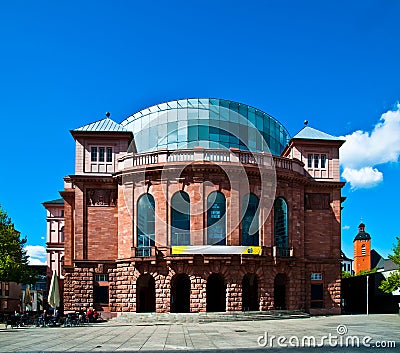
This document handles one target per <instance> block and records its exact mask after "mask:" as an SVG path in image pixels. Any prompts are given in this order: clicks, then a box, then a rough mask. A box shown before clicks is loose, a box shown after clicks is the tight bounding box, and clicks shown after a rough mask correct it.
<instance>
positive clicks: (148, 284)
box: [136, 274, 156, 313]
mask: <svg viewBox="0 0 400 353" xmlns="http://www.w3.org/2000/svg"><path fill="white" fill-rule="evenodd" d="M155 287H156V286H155V281H154V277H153V276H151V275H150V274H145V275H141V276H140V277H139V278H138V279H137V280H136V312H137V313H149V312H155V311H156V288H155Z"/></svg>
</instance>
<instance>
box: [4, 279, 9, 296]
mask: <svg viewBox="0 0 400 353" xmlns="http://www.w3.org/2000/svg"><path fill="white" fill-rule="evenodd" d="M4 295H5V296H6V297H8V296H9V295H10V288H9V283H8V282H6V283H5V286H4Z"/></svg>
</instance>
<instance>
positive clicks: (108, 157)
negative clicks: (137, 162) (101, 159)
mask: <svg viewBox="0 0 400 353" xmlns="http://www.w3.org/2000/svg"><path fill="white" fill-rule="evenodd" d="M106 161H107V162H108V163H110V162H112V148H111V147H107V157H106Z"/></svg>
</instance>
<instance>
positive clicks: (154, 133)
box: [121, 98, 290, 155]
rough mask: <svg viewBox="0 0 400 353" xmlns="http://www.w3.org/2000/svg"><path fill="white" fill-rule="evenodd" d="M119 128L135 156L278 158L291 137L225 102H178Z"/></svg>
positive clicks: (260, 115)
mask: <svg viewBox="0 0 400 353" xmlns="http://www.w3.org/2000/svg"><path fill="white" fill-rule="evenodd" d="M121 125H122V126H123V127H125V129H127V130H129V131H132V133H133V135H134V138H135V143H136V150H137V152H138V153H143V152H149V151H154V150H158V149H169V150H176V149H184V148H193V147H195V146H202V147H204V148H232V147H233V148H239V149H241V150H250V151H254V152H263V151H271V153H272V154H274V155H280V154H281V152H282V151H283V149H284V147H285V146H286V145H287V143H288V141H289V139H290V136H289V133H288V131H287V130H286V129H285V127H284V126H283V125H282V124H281V123H279V122H278V121H277V120H276V119H274V118H273V117H272V116H270V115H268V114H267V113H264V112H262V111H261V110H258V109H256V108H253V107H250V106H248V105H246V104H242V103H237V102H233V101H229V100H224V99H209V98H200V99H198V98H194V99H181V100H176V101H171V102H166V103H161V104H157V105H154V106H152V107H149V108H146V109H143V110H141V111H139V112H137V113H135V114H133V115H131V116H130V117H128V118H127V119H125V120H124V121H122V122H121Z"/></svg>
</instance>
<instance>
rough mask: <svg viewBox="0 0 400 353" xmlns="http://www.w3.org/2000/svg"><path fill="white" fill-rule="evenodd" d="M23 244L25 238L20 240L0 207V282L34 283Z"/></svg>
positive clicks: (34, 276)
mask: <svg viewBox="0 0 400 353" xmlns="http://www.w3.org/2000/svg"><path fill="white" fill-rule="evenodd" d="M25 244H26V238H25V237H24V238H21V234H20V233H19V232H18V231H16V230H15V229H14V225H13V223H12V222H11V219H10V217H8V215H7V213H6V212H5V211H4V210H3V209H2V208H1V206H0V281H2V282H17V283H27V284H31V283H34V282H35V281H36V274H35V272H34V271H33V270H32V269H30V268H29V266H28V259H29V256H28V255H27V254H26V250H24V245H25Z"/></svg>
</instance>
